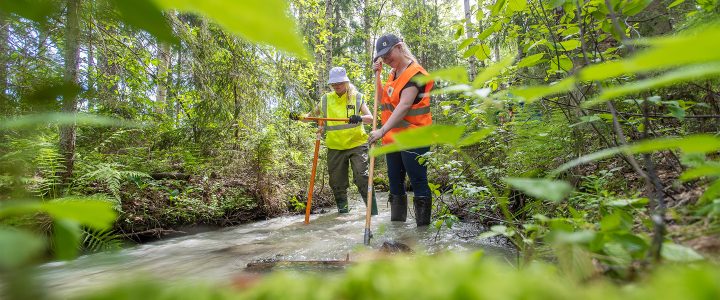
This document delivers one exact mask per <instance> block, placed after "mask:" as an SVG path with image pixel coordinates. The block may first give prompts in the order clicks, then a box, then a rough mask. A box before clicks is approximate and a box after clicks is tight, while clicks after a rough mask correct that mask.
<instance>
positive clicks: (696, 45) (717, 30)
mask: <svg viewBox="0 0 720 300" xmlns="http://www.w3.org/2000/svg"><path fill="white" fill-rule="evenodd" d="M635 43H636V44H638V45H643V46H649V48H647V49H645V50H643V51H640V52H638V54H636V55H634V56H633V57H631V58H628V59H623V60H619V61H611V62H606V63H603V64H597V65H592V66H588V67H586V68H584V69H582V70H581V71H580V73H579V76H580V79H581V80H583V81H594V80H603V79H607V78H613V77H617V76H620V75H623V74H636V73H642V72H649V71H656V70H664V69H669V68H673V67H678V66H686V65H691V64H699V63H708V62H718V61H720V51H716V50H717V49H720V25H717V24H713V25H709V26H704V27H701V29H698V30H688V31H685V32H683V33H681V34H678V35H676V36H671V37H661V38H654V39H646V40H638V41H636V42H635Z"/></svg>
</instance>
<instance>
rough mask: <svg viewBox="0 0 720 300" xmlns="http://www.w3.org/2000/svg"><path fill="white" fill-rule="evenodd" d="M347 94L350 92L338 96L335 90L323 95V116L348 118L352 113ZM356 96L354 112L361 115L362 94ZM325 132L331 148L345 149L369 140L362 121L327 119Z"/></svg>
mask: <svg viewBox="0 0 720 300" xmlns="http://www.w3.org/2000/svg"><path fill="white" fill-rule="evenodd" d="M347 96H348V94H345V95H343V96H337V94H336V93H335V92H330V93H327V94H325V95H323V97H322V99H321V105H322V114H323V117H326V118H347V117H348V115H349V114H350V113H349V111H348V101H347ZM355 96H356V97H355V108H354V109H353V111H352V114H353V115H359V114H360V108H361V107H362V105H363V100H362V94H360V93H357V94H356V95H355ZM328 98H329V99H328ZM351 103H352V102H351ZM341 105H342V106H341ZM324 134H325V144H326V145H327V147H328V148H329V149H335V150H345V149H350V148H355V147H357V146H360V145H362V144H364V143H366V142H367V133H365V128H364V127H362V123H357V124H348V123H346V122H342V121H327V122H326V123H325V132H324Z"/></svg>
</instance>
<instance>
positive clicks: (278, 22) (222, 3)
mask: <svg viewBox="0 0 720 300" xmlns="http://www.w3.org/2000/svg"><path fill="white" fill-rule="evenodd" d="M154 1H155V2H156V3H157V4H158V5H160V6H161V7H163V8H165V9H177V10H181V11H190V12H197V13H200V14H202V15H204V16H206V17H209V18H211V19H213V20H215V22H217V23H218V24H219V25H221V26H223V27H224V28H225V29H227V30H229V31H231V32H233V33H235V34H237V35H239V36H242V37H245V38H246V39H248V40H250V41H253V42H258V43H264V44H268V45H271V46H275V47H277V48H278V49H282V50H285V51H288V52H289V53H292V54H294V55H296V56H298V57H300V58H309V55H308V51H307V50H306V49H305V46H303V42H302V38H301V37H300V36H299V35H298V32H297V27H296V25H295V21H294V20H293V19H292V18H291V17H290V12H289V11H288V4H287V2H286V1H283V0H243V1H235V0H213V1H207V0H154Z"/></svg>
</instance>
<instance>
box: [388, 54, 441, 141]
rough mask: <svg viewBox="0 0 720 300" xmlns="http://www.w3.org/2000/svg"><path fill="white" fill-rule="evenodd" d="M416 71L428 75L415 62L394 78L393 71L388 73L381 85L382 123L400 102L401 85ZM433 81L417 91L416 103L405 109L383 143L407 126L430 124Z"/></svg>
mask: <svg viewBox="0 0 720 300" xmlns="http://www.w3.org/2000/svg"><path fill="white" fill-rule="evenodd" d="M418 73H420V74H423V75H428V73H427V71H425V69H423V67H422V66H420V65H419V64H417V63H416V62H413V63H411V64H410V65H409V66H408V67H407V68H406V69H405V70H404V71H403V72H402V73H401V74H397V75H398V77H397V78H395V74H394V73H390V77H389V78H388V79H387V81H386V82H385V84H384V85H383V92H382V98H381V107H382V111H381V115H380V120H381V121H382V124H383V125H384V124H386V123H387V121H388V120H389V119H390V116H392V114H393V111H394V110H395V108H396V107H397V105H399V104H400V93H401V92H402V89H403V87H405V85H406V84H407V83H408V82H410V80H411V79H412V77H413V76H415V75H417V74H418ZM433 85H434V82H433V81H432V80H430V81H428V82H427V83H425V89H424V90H422V91H418V93H419V96H420V97H421V99H420V101H419V102H418V103H413V104H412V106H411V107H410V109H409V110H408V111H407V113H406V114H405V116H403V118H402V119H401V120H399V121H398V123H397V124H395V125H394V126H393V128H391V129H390V130H388V132H387V133H386V134H385V136H383V139H382V142H383V144H390V143H392V142H393V141H394V140H393V138H392V136H393V135H394V134H395V133H397V132H400V131H403V130H405V129H408V128H415V127H420V126H428V125H430V124H432V113H431V112H430V91H431V90H432V88H433Z"/></svg>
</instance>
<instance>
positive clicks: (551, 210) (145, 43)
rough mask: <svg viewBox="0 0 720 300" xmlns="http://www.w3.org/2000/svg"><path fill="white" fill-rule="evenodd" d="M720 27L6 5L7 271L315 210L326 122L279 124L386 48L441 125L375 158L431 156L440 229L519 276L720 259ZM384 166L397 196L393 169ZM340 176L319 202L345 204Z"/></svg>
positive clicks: (648, 13)
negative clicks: (506, 255)
mask: <svg viewBox="0 0 720 300" xmlns="http://www.w3.org/2000/svg"><path fill="white" fill-rule="evenodd" d="M719 14H720V8H718V6H717V1H714V0H697V1H683V0H674V1H671V0H667V1H665V0H552V1H537V0H507V1H505V0H497V1H489V0H487V1H486V0H478V1H470V0H465V1H446V0H434V1H431V0H385V1H378V0H322V1H321V0H291V1H287V2H286V1H281V0H266V1H215V2H212V3H205V2H203V1H191V0H185V1H170V0H155V1H143V0H124V1H106V0H66V1H59V0H17V1H2V3H0V47H2V48H0V117H1V118H2V121H1V123H0V204H1V205H0V224H1V225H0V226H1V227H0V244H3V246H0V249H2V251H4V252H3V253H6V254H7V255H5V254H3V258H2V259H0V270H2V272H13V271H14V270H19V268H22V267H24V266H30V265H32V264H34V263H37V262H39V261H45V260H47V259H49V258H51V257H55V258H60V259H69V258H72V257H74V256H75V255H77V254H78V253H87V252H93V251H101V250H109V249H116V248H118V247H121V246H122V244H123V243H128V242H143V241H147V240H150V239H153V238H158V237H163V236H166V235H168V234H173V233H177V232H178V231H183V230H185V229H189V228H193V227H196V226H198V225H210V226H228V225H233V224H239V223H245V222H249V221H252V220H257V219H263V218H271V217H274V216H279V215H283V214H288V213H299V212H302V211H304V208H305V207H304V205H305V201H306V197H307V195H306V193H307V192H306V191H307V182H308V180H309V176H310V162H311V160H312V145H313V141H314V137H315V135H314V132H315V128H314V125H313V124H312V123H301V122H294V121H290V120H288V118H287V115H288V113H290V112H306V111H309V110H311V109H312V108H313V107H314V106H315V104H316V102H317V100H318V99H319V98H320V96H321V95H322V94H323V93H326V92H329V91H330V88H329V87H328V86H327V85H326V84H325V82H327V78H326V77H327V73H328V71H329V69H330V68H331V67H333V66H342V67H345V68H346V69H347V70H348V73H349V77H350V78H351V81H352V83H354V84H355V85H356V86H357V87H358V89H359V90H360V91H361V92H363V93H364V97H365V100H366V101H368V103H372V102H373V101H374V99H373V95H374V89H375V87H374V85H373V83H374V78H373V75H372V69H371V57H372V54H373V50H374V49H373V48H374V46H373V45H374V43H375V40H376V39H377V38H378V37H379V36H380V35H382V34H385V33H395V34H398V35H400V36H402V37H403V38H404V41H405V42H406V43H407V44H408V45H409V46H410V48H411V50H412V52H413V54H414V55H415V57H416V58H417V59H418V61H419V62H420V63H421V64H422V65H423V66H424V67H425V69H427V70H428V71H430V73H431V75H430V76H429V77H430V78H432V79H435V80H436V81H437V82H438V84H437V88H436V89H435V95H433V100H432V113H433V118H434V122H435V124H436V125H435V126H432V127H428V128H424V129H422V130H420V131H417V132H408V133H407V136H406V138H405V139H403V138H399V139H398V144H397V145H394V146H393V147H392V148H390V147H380V148H378V149H376V151H375V152H374V154H375V155H380V154H382V153H384V152H387V151H392V150H398V149H403V148H413V147H418V146H425V145H434V146H433V149H432V151H431V152H430V153H429V154H428V155H426V156H425V157H424V158H423V160H424V161H425V162H426V163H427V164H428V166H429V171H428V173H429V176H430V182H431V188H432V189H433V192H434V194H435V199H434V204H433V205H434V211H433V221H434V223H433V226H431V230H442V228H443V227H449V226H452V225H453V224H454V223H456V222H469V221H473V222H477V223H479V224H481V225H482V226H483V227H484V228H486V229H487V232H486V233H484V234H482V235H481V236H480V237H478V238H493V237H494V236H502V237H503V238H504V239H506V240H507V241H508V243H510V244H512V245H513V248H514V249H515V250H516V251H517V253H518V257H517V262H516V264H517V265H518V266H520V267H522V266H530V265H532V264H533V262H536V261H538V260H545V261H553V262H557V265H558V266H559V267H560V269H562V270H563V272H564V274H572V276H576V277H578V278H581V279H582V280H588V279H590V278H595V277H597V276H604V277H608V278H612V279H613V280H617V281H621V282H627V281H633V280H636V279H637V278H638V276H639V275H638V274H642V273H643V271H646V270H649V269H652V268H653V266H654V265H655V264H656V263H659V262H661V261H680V262H695V261H716V259H717V254H718V250H720V237H719V236H718V234H720V222H719V220H718V218H719V217H720V180H718V178H720V162H719V161H718V150H719V149H720V137H718V134H719V133H720V86H718V82H719V81H718V79H717V78H718V75H720V51H718V49H720V23H718V16H719ZM387 72H388V70H387V68H386V70H385V75H383V76H386V74H387ZM323 156H324V154H322V153H321V159H320V161H321V162H323V161H324V159H323ZM376 171H377V173H376V175H375V185H376V188H377V189H379V190H382V189H384V188H385V187H386V186H387V180H386V176H385V175H384V174H383V173H384V172H385V167H384V165H383V160H382V156H381V155H380V156H378V167H376ZM325 174H327V172H326V169H325V166H324V165H323V164H322V163H321V164H320V169H319V170H318V178H317V184H318V186H317V187H316V189H315V191H316V195H315V199H316V202H315V203H316V207H317V208H316V209H322V207H323V206H328V205H331V204H332V197H331V193H330V191H329V187H328V186H327V175H325ZM10 245H20V246H10ZM428 263H429V264H432V262H428ZM403 267H405V266H403ZM495 267H497V266H489V267H488V268H495ZM418 268H421V267H418ZM497 268H500V267H497ZM368 272H376V271H372V270H371V271H368ZM527 272H531V273H532V272H541V271H538V270H537V269H532V270H530V271H527ZM533 274H535V273H533ZM483 276H484V275H483ZM508 276H526V275H522V274H520V275H518V274H515V275H508ZM527 276H530V275H527ZM688 276H690V275H688ZM708 276H711V277H712V276H715V277H712V278H716V279H717V276H718V275H717V273H714V274H713V275H708ZM523 278H524V277H523ZM308 280H316V279H308ZM347 280H353V279H347ZM659 280H661V279H659ZM688 280H689V279H688ZM716 282H717V281H716ZM658 285H660V286H661V285H662V284H661V283H658ZM565 291H568V290H565ZM715 292H717V291H715Z"/></svg>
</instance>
